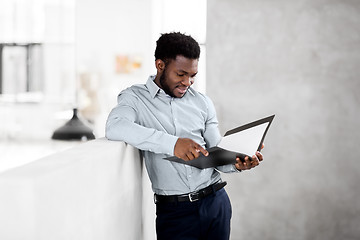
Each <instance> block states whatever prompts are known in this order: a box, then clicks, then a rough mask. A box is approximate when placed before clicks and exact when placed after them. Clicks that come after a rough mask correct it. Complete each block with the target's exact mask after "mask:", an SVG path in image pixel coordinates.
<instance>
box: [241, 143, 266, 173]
mask: <svg viewBox="0 0 360 240" xmlns="http://www.w3.org/2000/svg"><path fill="white" fill-rule="evenodd" d="M263 148H264V144H263V145H262V146H261V149H263ZM262 160H264V157H263V155H262V154H261V153H260V152H256V153H255V155H253V156H252V157H251V159H249V157H248V156H246V157H245V160H244V161H241V159H240V158H239V157H237V158H236V163H235V167H236V168H237V169H238V170H249V169H251V168H254V167H256V166H258V165H259V164H260V162H261V161H262Z"/></svg>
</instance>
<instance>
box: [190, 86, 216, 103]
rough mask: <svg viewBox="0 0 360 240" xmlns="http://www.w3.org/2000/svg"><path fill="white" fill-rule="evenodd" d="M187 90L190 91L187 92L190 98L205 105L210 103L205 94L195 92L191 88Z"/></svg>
mask: <svg viewBox="0 0 360 240" xmlns="http://www.w3.org/2000/svg"><path fill="white" fill-rule="evenodd" d="M189 90H190V92H189V93H190V94H189V97H190V98H194V99H196V100H197V101H201V102H203V103H205V104H209V103H211V99H210V98H209V97H208V96H207V95H206V94H204V93H202V92H199V91H196V90H195V89H193V88H190V89H189Z"/></svg>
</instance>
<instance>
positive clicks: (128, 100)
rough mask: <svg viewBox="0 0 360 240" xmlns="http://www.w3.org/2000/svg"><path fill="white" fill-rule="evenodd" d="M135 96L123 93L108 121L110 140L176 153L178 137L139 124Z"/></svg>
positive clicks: (143, 148)
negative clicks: (175, 147)
mask: <svg viewBox="0 0 360 240" xmlns="http://www.w3.org/2000/svg"><path fill="white" fill-rule="evenodd" d="M136 101H137V99H136V97H135V96H132V95H130V94H121V95H120V96H119V98H118V105H117V106H116V107H115V108H114V109H112V111H111V112H110V114H109V117H108V119H107V122H106V130H105V136H106V138H107V139H109V140H117V141H124V142H127V143H129V144H130V145H132V146H134V147H136V148H138V149H141V150H146V151H151V152H155V153H164V154H170V155H173V154H174V146H175V143H176V142H177V140H178V137H176V136H173V135H170V134H167V133H165V132H163V131H158V130H156V129H152V128H147V127H144V126H141V125H140V124H138V123H137V122H138V114H139V113H138V112H137V109H136V104H135V102H136Z"/></svg>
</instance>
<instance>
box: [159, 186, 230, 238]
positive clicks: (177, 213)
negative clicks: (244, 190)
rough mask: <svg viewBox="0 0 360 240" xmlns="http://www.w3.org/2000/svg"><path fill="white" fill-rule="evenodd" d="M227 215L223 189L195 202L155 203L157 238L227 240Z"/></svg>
mask: <svg viewBox="0 0 360 240" xmlns="http://www.w3.org/2000/svg"><path fill="white" fill-rule="evenodd" d="M231 214H232V210H231V204H230V200H229V197H228V195H227V193H226V191H225V189H221V190H219V191H217V192H216V193H214V194H211V195H210V196H207V197H206V198H204V199H201V200H199V201H196V202H172V203H157V204H156V215H157V217H156V232H157V239H159V240H161V239H166V240H173V239H182V240H183V239H186V240H187V239H194V240H195V239H196V240H199V239H204V240H205V239H206V240H208V239H209V240H210V239H214V240H215V239H216V240H228V239H229V237H230V219H231Z"/></svg>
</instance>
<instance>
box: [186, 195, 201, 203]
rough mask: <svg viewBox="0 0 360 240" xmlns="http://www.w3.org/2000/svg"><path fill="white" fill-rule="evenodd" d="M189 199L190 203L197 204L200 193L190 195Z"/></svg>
mask: <svg viewBox="0 0 360 240" xmlns="http://www.w3.org/2000/svg"><path fill="white" fill-rule="evenodd" d="M188 197H189V200H190V202H196V201H198V200H199V199H200V197H199V194H198V193H189V194H188Z"/></svg>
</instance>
